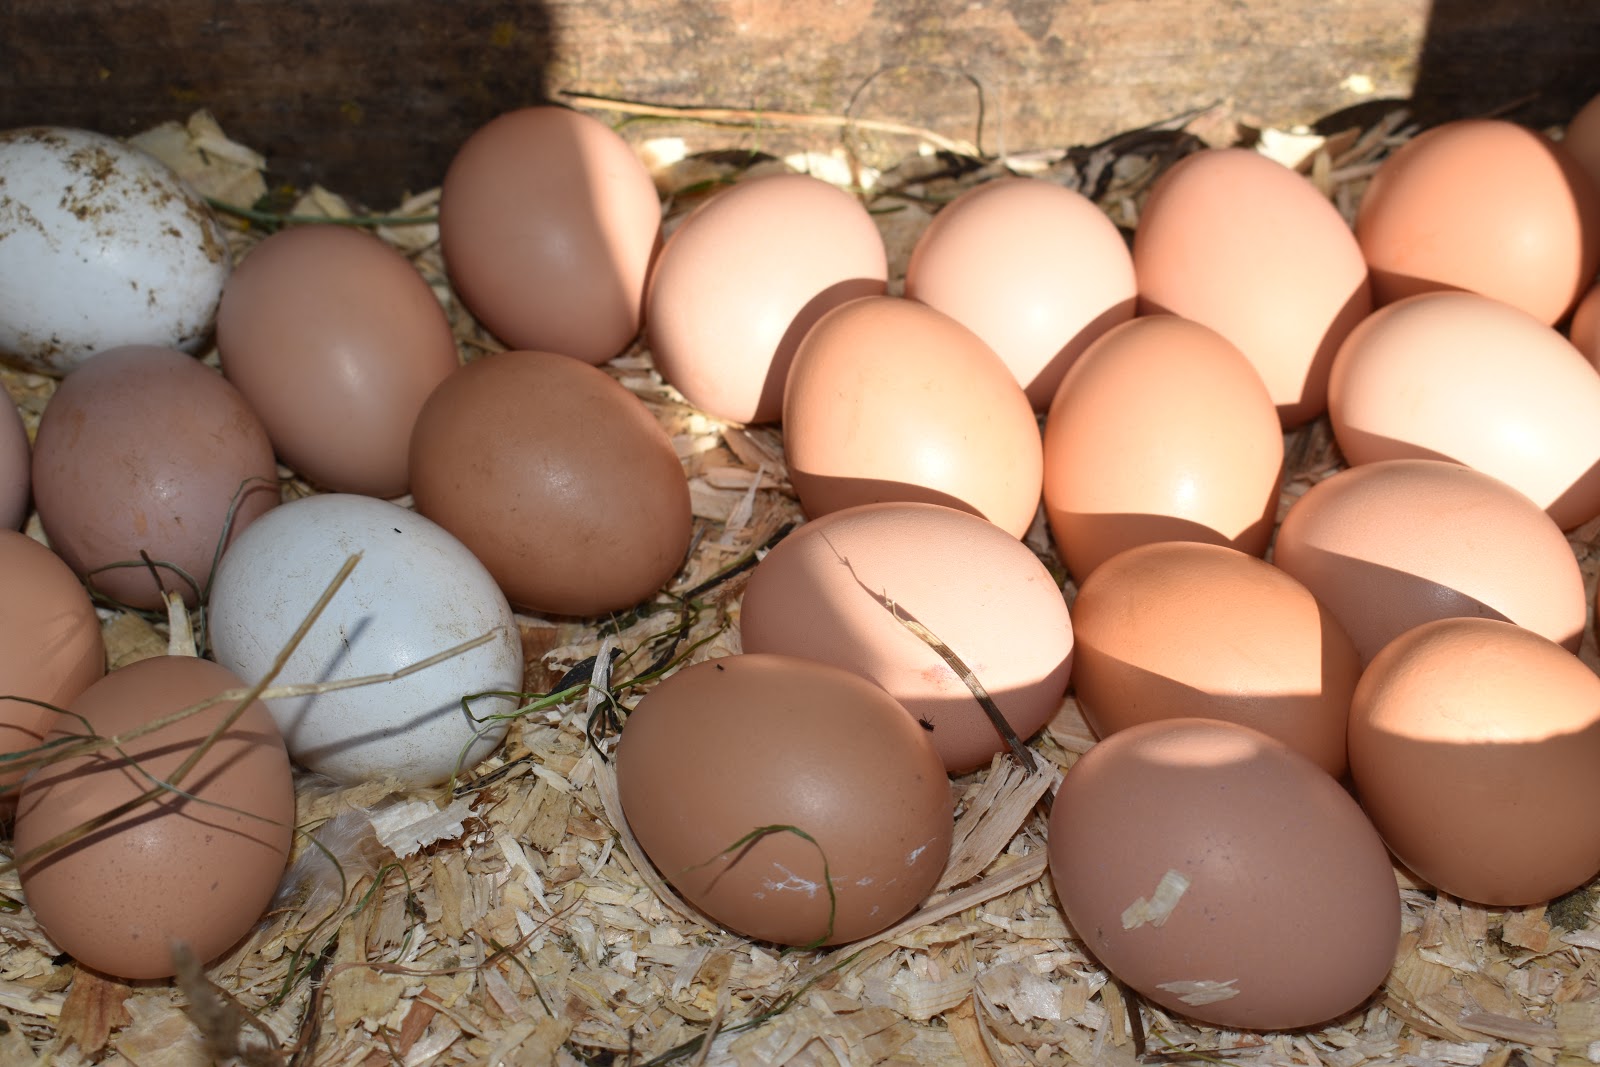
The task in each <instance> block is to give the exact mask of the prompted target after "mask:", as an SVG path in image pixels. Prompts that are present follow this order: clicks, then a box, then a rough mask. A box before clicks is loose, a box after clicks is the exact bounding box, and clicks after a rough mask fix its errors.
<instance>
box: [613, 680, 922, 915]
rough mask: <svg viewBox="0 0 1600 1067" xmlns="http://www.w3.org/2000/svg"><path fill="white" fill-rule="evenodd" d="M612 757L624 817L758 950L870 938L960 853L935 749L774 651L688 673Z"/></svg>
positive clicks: (690, 890)
mask: <svg viewBox="0 0 1600 1067" xmlns="http://www.w3.org/2000/svg"><path fill="white" fill-rule="evenodd" d="M616 761H617V788H618V791H619V793H620V795H621V798H622V810H623V813H624V815H625V816H626V818H627V820H628V826H629V827H630V828H631V829H632V830H633V833H634V836H635V837H637V838H638V839H639V844H640V845H642V846H643V847H644V850H645V852H646V853H647V854H648V855H649V856H650V860H651V862H652V863H654V864H655V866H656V869H657V870H659V871H660V872H661V874H662V876H663V877H665V878H666V879H667V881H668V882H670V883H672V886H673V888H675V889H676V890H677V891H678V892H679V893H681V894H683V896H684V898H685V899H687V900H688V901H689V903H691V904H693V905H694V906H695V907H697V908H699V909H700V910H701V911H703V912H705V913H706V914H707V915H708V916H710V917H711V918H712V919H715V920H716V921H717V922H719V923H722V924H723V925H725V926H727V927H728V928H729V929H731V930H734V931H737V932H738V933H741V934H745V935H746V936H749V937H753V938H756V939H758V940H761V941H773V942H776V943H778V944H781V945H815V944H826V945H838V944H844V943H845V942H849V941H857V940H860V939H861V938H863V937H869V936H871V935H872V934H875V933H877V932H878V931H880V930H883V929H886V928H887V927H889V926H892V925H893V924H894V923H896V922H898V921H899V920H900V919H902V918H904V917H905V916H906V915H907V914H908V913H909V912H911V911H912V909H914V908H915V907H916V906H917V905H918V904H920V903H921V902H922V900H923V898H924V897H926V896H927V895H928V893H929V892H930V891H931V890H932V889H933V886H934V883H935V882H937V881H938V879H939V876H940V874H942V873H943V871H944V865H945V861H946V860H947V859H948V858H949V854H950V839H951V830H952V823H951V814H952V812H951V803H950V787H949V780H948V779H947V778H946V777H945V773H944V766H943V765H942V764H941V763H940V762H939V754H938V753H937V752H936V751H935V750H934V747H933V742H932V741H931V740H929V738H928V736H927V734H926V733H925V732H924V731H923V730H922V728H921V727H919V726H918V725H917V723H916V721H915V720H914V719H912V718H911V716H910V715H907V714H906V711H905V709H904V708H902V707H901V706H900V705H899V704H897V703H895V701H894V698H893V697H891V696H889V695H888V694H887V693H885V692H884V691H883V690H881V689H879V688H878V687H877V686H875V685H873V684H872V683H871V682H869V681H867V680H866V679H864V678H861V677H858V676H857V675H854V674H851V673H850V672H848V671H844V670H841V669H839V668H838V667H830V666H828V665H826V664H822V663H813V662H810V661H808V660H800V659H793V658H790V657H788V656H773V655H745V656H728V657H724V658H722V659H714V660H708V661H705V662H703V663H697V664H695V665H694V666H692V667H686V668H684V669H683V670H681V671H679V672H678V673H677V674H675V675H673V676H672V677H670V678H668V679H667V680H666V681H664V682H662V683H661V684H660V685H658V686H656V688H655V689H653V690H651V691H650V693H648V694H647V695H646V696H645V698H644V699H643V700H641V701H640V702H639V706H638V708H637V709H635V710H634V712H633V713H632V714H630V715H629V716H628V722H627V725H626V726H625V727H624V728H623V731H622V739H621V741H620V743H619V744H618V746H617V752H616ZM764 828H772V829H771V832H767V833H762V832H761V831H762V830H763V829H764ZM778 828H788V829H778ZM751 835H755V836H753V837H752V836H751ZM801 835H805V836H801ZM830 890H831V892H830Z"/></svg>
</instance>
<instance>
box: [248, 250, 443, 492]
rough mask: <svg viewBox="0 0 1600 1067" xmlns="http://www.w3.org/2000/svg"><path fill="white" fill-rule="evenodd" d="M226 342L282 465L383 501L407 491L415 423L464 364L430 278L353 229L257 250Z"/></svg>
mask: <svg viewBox="0 0 1600 1067" xmlns="http://www.w3.org/2000/svg"><path fill="white" fill-rule="evenodd" d="M217 345H218V348H219V350H220V352H221V357H222V371H223V373H224V374H226V375H227V376H228V380H229V381H230V382H232V383H233V384H234V385H235V386H236V387H237V388H238V390H239V392H241V393H243V394H244V398H245V399H246V400H247V401H249V403H250V406H251V408H253V409H254V410H255V412H256V414H257V415H259V416H260V417H261V422H262V425H264V426H265V427H266V428H267V435H268V436H269V437H270V438H271V439H272V445H273V447H274V448H275V449H276V450H277V453H278V456H279V457H280V458H281V459H282V460H283V462H284V463H286V464H288V465H289V466H290V467H292V468H294V470H295V472H296V473H298V474H299V475H300V476H301V477H303V478H305V479H307V480H308V481H311V482H315V483H316V484H318V485H320V486H322V487H323V488H325V489H330V490H333V491H335V492H340V493H363V494H366V495H368V496H378V497H395V496H400V495H402V494H404V493H405V492H406V489H407V487H408V485H409V484H410V476H409V473H408V469H407V466H406V461H407V454H408V452H409V449H410V446H411V426H412V424H413V423H414V422H416V418H417V412H418V411H420V410H421V409H422V402H423V401H424V400H426V399H427V398H428V394H429V393H431V392H433V390H434V387H435V386H437V385H438V384H439V383H440V382H442V381H443V380H444V379H445V376H446V375H448V374H449V373H450V372H451V371H453V370H455V369H456V364H457V359H456V346H455V338H454V337H453V336H452V335H451V333H450V324H449V322H447V321H446V319H445V315H444V309H443V307H441V306H440V304H439V301H438V298H437V297H435V296H434V295H433V290H432V289H430V288H429V287H428V283H427V282H425V281H424V280H423V278H422V275H420V274H418V273H417V270H416V268H415V267H413V266H412V265H411V264H410V262H409V261H407V259H406V258H405V257H404V256H402V255H401V254H400V253H399V252H397V251H395V250H394V249H393V248H391V247H390V246H389V245H387V244H385V243H384V242H382V241H380V240H378V238H376V237H374V236H372V235H371V234H367V233H362V232H360V231H358V230H354V229H351V228H350V227H348V226H297V227H294V228H291V229H287V230H283V231H280V232H278V233H275V234H273V235H272V236H271V237H268V238H267V239H266V240H265V241H262V242H261V243H260V244H259V245H256V246H255V247H254V248H252V249H251V250H250V253H249V254H248V255H247V256H245V258H244V261H243V262H242V263H240V264H239V267H238V269H236V270H235V271H234V272H233V276H232V277H231V278H229V279H228V284H227V286H226V287H225V288H224V289H223V291H222V305H221V307H220V308H219V309H218V312H217Z"/></svg>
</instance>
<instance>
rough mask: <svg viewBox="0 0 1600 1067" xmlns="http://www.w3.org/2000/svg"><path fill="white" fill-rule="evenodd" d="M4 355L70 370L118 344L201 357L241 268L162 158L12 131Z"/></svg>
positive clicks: (94, 137)
mask: <svg viewBox="0 0 1600 1067" xmlns="http://www.w3.org/2000/svg"><path fill="white" fill-rule="evenodd" d="M0 187H3V188H4V190H5V194H4V197H3V198H0V203H3V204H4V205H5V210H4V211H3V212H0V358H5V359H9V360H10V361H11V362H13V363H15V364H17V365H18V366H20V367H23V368H25V369H27V370H30V371H35V372H37V373H40V374H52V375H56V376H60V375H63V374H65V373H67V372H68V371H70V370H72V369H73V368H74V367H77V366H78V365H80V364H81V363H83V362H84V361H85V360H87V359H88V358H89V357H91V356H93V355H95V354H96V353H99V352H104V351H106V350H107V349H110V348H117V347H121V346H123V345H131V344H149V345H159V346H163V347H172V348H179V349H182V350H183V351H185V352H195V351H198V350H199V348H200V346H201V345H202V344H203V343H204V342H205V340H206V338H207V337H208V336H209V335H210V332H211V325H212V320H213V317H214V316H215V314H216V310H217V300H218V298H219V297H220V295H221V293H222V285H223V283H224V282H225V281H226V280H227V277H228V271H229V269H230V268H231V266H232V264H233V259H232V256H231V255H230V253H229V251H228V243H227V240H226V239H225V238H224V236H223V233H222V228H221V227H220V226H219V225H218V224H217V220H216V218H215V216H213V215H212V214H211V210H210V208H208V207H207V206H206V203H205V201H204V200H202V199H201V198H200V196H199V194H197V193H196V192H195V191H194V190H193V189H191V188H190V187H189V185H188V184H187V183H185V182H184V181H183V180H182V179H180V178H179V177H178V176H177V175H176V174H174V173H173V172H172V171H171V170H169V169H168V168H167V167H166V165H165V164H163V163H161V162H159V161H158V160H156V159H155V157H153V156H150V155H147V154H146V153H144V152H141V151H139V150H138V149H136V148H132V147H130V146H128V145H125V144H123V143H122V142H121V141H118V140H116V139H115V138H112V137H107V136H105V135H104V134H99V133H93V132H91V131H88V130H76V129H71V128H66V127H54V126H29V127H23V128H21V129H14V130H5V131H0Z"/></svg>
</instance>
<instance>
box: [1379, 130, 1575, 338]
mask: <svg viewBox="0 0 1600 1067" xmlns="http://www.w3.org/2000/svg"><path fill="white" fill-rule="evenodd" d="M1597 224H1600V191H1597V190H1596V189H1595V188H1594V187H1593V185H1592V184H1591V183H1590V181H1589V180H1588V178H1587V177H1586V176H1585V175H1584V173H1583V169H1582V168H1581V167H1580V166H1579V165H1578V163H1577V161H1576V160H1575V159H1573V158H1572V156H1571V155H1570V154H1569V153H1568V152H1567V151H1566V149H1564V148H1562V147H1561V146H1560V145H1557V144H1554V143H1552V142H1551V141H1550V139H1549V138H1547V137H1545V136H1544V135H1543V134H1540V133H1536V132H1534V131H1533V130H1529V129H1525V128H1524V127H1522V126H1518V125H1516V124H1515V123H1512V122H1506V121H1502V120H1499V119H1462V120H1459V121H1456V122H1447V123H1445V124H1444V125H1442V126H1435V127H1434V128H1433V129H1431V130H1425V131H1423V132H1422V133H1420V134H1418V135H1417V136H1416V137H1414V138H1412V139H1411V140H1410V141H1407V142H1406V143H1405V144H1404V145H1402V146H1401V147H1400V148H1398V149H1396V150H1395V152H1394V154H1393V155H1391V156H1390V157H1389V158H1388V159H1386V160H1384V162H1383V164H1382V166H1381V167H1379V169H1378V172H1377V173H1376V174H1375V175H1373V178H1372V183H1371V184H1370V185H1369V186H1368V187H1367V191H1366V193H1365V194H1364V195H1363V196H1362V199H1361V210H1360V213H1359V214H1358V215H1357V216H1356V238H1357V239H1358V240H1359V241H1360V243H1361V251H1362V253H1363V254H1364V255H1365V256H1366V258H1367V263H1368V265H1369V266H1370V267H1371V269H1372V286H1373V296H1374V297H1375V298H1376V301H1377V302H1378V303H1379V304H1388V303H1392V302H1394V301H1396V300H1399V299H1401V298H1402V297H1407V296H1411V295H1413V294H1415V293H1422V292H1428V291H1431V290H1435V289H1466V290H1469V291H1471V292H1475V293H1482V294H1483V295H1484V296H1488V297H1493V298H1494V299H1496V300H1501V301H1504V302H1505V303H1507V304H1511V305H1512V306H1514V307H1519V308H1521V309H1522V310H1523V311H1526V312H1527V313H1528V314H1530V315H1532V316H1533V317H1534V318H1536V319H1538V320H1539V321H1540V322H1543V323H1545V324H1546V325H1551V324H1553V323H1555V322H1556V321H1557V320H1558V319H1560V318H1561V317H1562V316H1563V315H1565V314H1566V312H1567V310H1568V309H1569V308H1571V307H1572V305H1573V303H1574V302H1575V301H1576V300H1577V299H1578V295H1579V294H1580V293H1581V292H1582V291H1583V289H1584V288H1585V287H1587V286H1588V284H1589V282H1590V281H1592V280H1593V279H1594V274H1595V268H1596V265H1597V264H1600V225H1597Z"/></svg>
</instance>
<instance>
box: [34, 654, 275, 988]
mask: <svg viewBox="0 0 1600 1067" xmlns="http://www.w3.org/2000/svg"><path fill="white" fill-rule="evenodd" d="M240 686H242V683H241V682H240V681H239V679H237V678H235V677H234V676H233V675H232V674H231V673H229V672H228V671H227V670H226V669H225V668H223V667H219V666H217V665H216V664H215V663H212V662H210V661H209V660H203V659H194V658H191V657H185V656H157V657H155V658H154V659H146V660H140V661H139V662H137V663H134V664H132V665H130V666H127V667H124V668H122V669H121V670H118V671H115V672H113V673H111V674H108V675H106V677H105V678H103V679H101V680H100V681H99V682H96V683H95V684H94V685H92V686H90V687H89V688H88V689H87V690H85V691H84V692H83V693H82V695H80V696H79V697H78V698H77V699H76V700H74V701H73V702H72V705H71V710H72V711H73V712H75V713H76V714H77V715H80V716H82V717H83V718H82V721H80V720H78V719H74V718H70V717H66V716H60V717H58V718H57V720H56V727H55V730H54V732H53V733H52V736H53V737H65V736H72V735H79V736H81V735H82V734H83V732H84V727H85V726H87V727H88V728H89V729H92V730H94V731H95V732H96V733H97V734H99V735H100V736H112V735H116V734H126V733H127V732H129V731H132V730H135V729H137V728H139V727H142V726H145V725H146V724H148V723H150V722H153V721H154V720H156V719H158V718H161V717H163V716H167V715H171V714H173V713H175V712H178V711H181V710H183V709H184V708H187V707H189V706H190V705H193V704H196V703H199V702H201V701H203V700H206V699H208V698H210V697H214V696H215V695H217V694H218V693H220V692H222V691H224V690H227V689H233V688H238V687H240ZM233 707H234V705H233V704H232V703H229V702H224V703H222V704H218V705H216V706H213V707H211V708H209V709H207V710H206V711H204V712H201V713H199V714H197V715H193V716H190V717H188V718H185V719H182V720H180V721H178V722H175V723H172V724H170V725H167V726H164V727H162V728H161V729H159V730H156V731H154V732H152V733H148V734H145V735H144V736H142V737H138V738H134V739H132V740H128V741H126V742H124V743H123V744H122V745H121V746H120V749H121V750H120V753H119V752H118V751H115V750H110V749H101V750H100V751H98V752H95V753H92V754H90V755H86V756H77V757H72V758H68V759H63V760H59V761H57V762H55V763H52V764H50V765H49V766H48V767H46V768H45V769H44V770H42V771H41V772H39V774H38V775H37V776H36V777H35V778H33V779H32V780H30V781H29V782H28V783H27V785H26V786H25V787H24V788H23V791H22V797H21V799H20V800H19V802H18V805H17V828H16V839H15V840H16V851H17V855H18V856H19V857H25V856H28V855H29V853H31V852H33V851H34V850H35V849H39V848H41V846H45V845H48V844H50V843H51V842H53V841H54V839H55V838H56V837H57V836H58V835H60V834H63V833H66V832H67V831H70V830H73V829H74V828H76V827H77V826H79V825H80V824H82V823H83V822H84V821H86V820H89V819H94V818H97V817H100V816H103V815H107V814H109V813H111V812H112V811H113V810H114V809H116V808H117V807H118V806H119V805H121V804H124V803H126V802H129V801H132V800H134V799H136V798H137V797H139V796H141V795H142V794H144V793H145V792H146V791H147V790H149V789H150V788H151V777H154V778H155V779H156V780H167V779H170V777H171V776H172V775H174V774H175V773H176V772H177V771H178V769H179V767H180V766H181V765H182V764H183V763H184V762H185V761H187V760H188V759H189V758H190V757H191V756H192V755H193V753H194V752H195V751H196V749H197V748H198V747H199V745H200V744H201V743H202V742H203V741H204V740H205V739H206V737H207V736H208V735H209V734H210V733H211V732H212V731H214V730H215V729H217V727H219V726H220V725H221V724H222V723H223V721H224V720H225V719H226V718H227V717H228V715H229V714H230V713H231V711H232V709H233ZM178 784H179V786H180V787H181V789H182V790H183V792H184V794H186V795H182V796H180V795H178V794H177V793H168V794H166V795H165V796H163V797H161V798H158V799H155V800H151V801H147V802H145V803H144V804H142V805H140V806H139V807H138V808H136V809H134V810H133V811H130V812H128V813H126V814H124V815H121V816H118V817H117V818H115V819H113V820H112V821H111V822H110V823H108V824H107V825H106V826H104V827H103V828H101V829H100V830H98V831H96V832H95V833H93V834H90V835H89V836H87V837H83V838H81V839H79V840H77V841H75V842H73V843H71V844H67V845H64V846H62V847H60V848H56V849H53V850H51V851H48V852H47V853H44V854H42V855H40V856H39V857H38V858H34V859H27V860H24V862H23V863H22V866H21V871H22V891H23V894H24V896H25V897H26V898H27V902H28V906H29V907H30V908H32V910H33V913H34V916H35V917H36V918H37V919H38V920H39V923H40V925H42V926H43V927H44V928H45V930H46V932H48V933H49V935H50V938H51V940H53V941H54V942H55V943H56V944H57V945H59V946H60V947H61V948H62V949H63V950H65V951H66V952H68V953H70V954H71V955H72V956H73V957H74V958H75V959H77V960H78V962H79V963H82V964H84V965H86V966H89V967H93V968H95V969H96V970H98V971H103V972H105V973H106V974H110V975H115V976H116V977H118V978H129V979H137V978H162V977H165V976H167V975H170V974H172V973H173V972H174V969H175V968H174V965H173V962H172V943H173V942H174V941H182V942H184V943H186V944H187V945H188V946H189V948H190V950H191V951H193V953H194V955H195V956H196V957H197V958H198V959H200V960H202V961H209V960H212V959H215V958H216V957H217V956H219V955H221V954H222V953H223V952H225V951H227V949H228V948H229V947H230V946H232V945H233V944H234V943H235V942H237V941H238V940H239V939H240V938H241V937H243V936H244V935H245V934H247V933H248V932H249V931H250V928H251V927H252V926H254V925H255V923H256V921H257V920H258V919H259V918H260V917H261V913H262V911H263V910H264V909H265V908H266V906H267V903H268V901H270V900H271V899H272V894H273V893H274V892H275V891H276V890H277V888H278V880H279V879H280V878H281V877H282V875H283V867H284V862H285V861H286V859H287V857H288V854H289V843H290V841H291V839H292V838H293V835H294V818H295V809H294V780H293V778H292V776H291V774H290V770H289V756H288V754H287V753H286V752H285V751H284V748H283V740H282V739H281V738H280V737H279V736H278V730H277V727H276V726H274V725H273V722H272V716H271V715H270V714H268V712H267V709H266V708H265V706H263V705H262V704H261V703H260V702H256V703H253V704H251V705H249V707H248V708H246V709H245V711H244V714H243V715H242V716H240V717H239V719H238V720H237V721H236V722H234V723H233V724H232V725H231V726H229V727H228V728H227V729H226V731H224V732H223V733H222V734H221V736H220V737H219V738H218V739H217V741H216V743H215V744H213V745H212V746H211V747H210V748H209V749H208V750H207V751H206V752H205V754H204V755H203V756H201V757H200V758H199V761H198V762H197V763H195V765H194V767H193V769H192V770H191V771H190V772H189V773H188V774H187V775H186V776H185V777H183V778H182V779H181V780H180V782H179V783H178Z"/></svg>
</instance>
